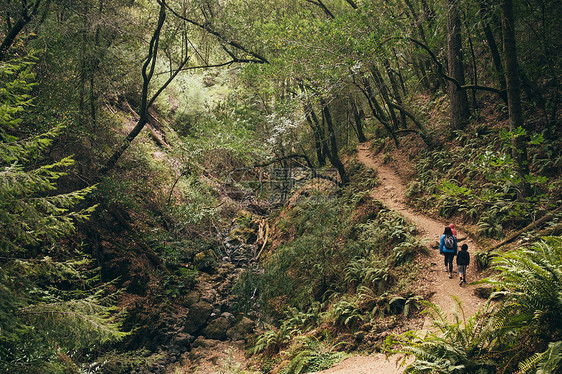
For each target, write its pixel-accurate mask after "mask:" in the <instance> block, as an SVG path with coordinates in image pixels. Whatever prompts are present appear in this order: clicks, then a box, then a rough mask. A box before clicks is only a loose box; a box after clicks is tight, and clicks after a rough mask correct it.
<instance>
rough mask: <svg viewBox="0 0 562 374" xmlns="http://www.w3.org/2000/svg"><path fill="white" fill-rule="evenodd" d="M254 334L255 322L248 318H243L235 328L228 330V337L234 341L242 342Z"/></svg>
mask: <svg viewBox="0 0 562 374" xmlns="http://www.w3.org/2000/svg"><path fill="white" fill-rule="evenodd" d="M253 332H254V321H252V320H251V319H249V318H248V317H242V319H241V320H240V321H239V322H238V323H237V324H236V325H234V327H232V328H230V329H228V331H227V332H226V336H228V337H229V338H230V339H232V340H242V339H245V338H246V337H247V336H248V335H250V334H252V333H253Z"/></svg>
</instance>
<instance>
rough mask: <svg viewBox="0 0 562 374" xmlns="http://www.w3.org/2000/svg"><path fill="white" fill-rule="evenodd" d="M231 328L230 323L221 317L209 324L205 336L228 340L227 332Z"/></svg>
mask: <svg viewBox="0 0 562 374" xmlns="http://www.w3.org/2000/svg"><path fill="white" fill-rule="evenodd" d="M229 328H230V322H229V321H228V319H227V318H225V317H219V318H217V319H215V320H214V321H212V322H211V323H209V325H208V326H207V327H206V328H205V336H206V337H207V338H209V339H215V340H226V337H227V335H226V332H227V330H228V329H229Z"/></svg>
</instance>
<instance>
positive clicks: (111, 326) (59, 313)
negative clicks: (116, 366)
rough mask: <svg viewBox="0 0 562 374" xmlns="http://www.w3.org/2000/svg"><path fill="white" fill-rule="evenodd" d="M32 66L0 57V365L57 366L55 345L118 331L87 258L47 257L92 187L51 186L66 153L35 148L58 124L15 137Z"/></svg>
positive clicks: (89, 341)
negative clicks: (53, 156)
mask: <svg viewBox="0 0 562 374" xmlns="http://www.w3.org/2000/svg"><path fill="white" fill-rule="evenodd" d="M32 68H33V63H32V62H31V61H29V60H15V61H10V62H1V63H0V101H1V102H2V103H3V105H1V106H0V180H1V183H0V231H1V232H2V235H1V236H0V263H1V265H2V266H1V267H0V331H2V334H0V370H1V371H3V372H45V373H48V372H52V371H56V370H58V369H56V368H55V366H56V361H57V360H56V353H57V350H59V354H61V353H60V352H62V354H67V353H69V352H70V351H71V350H73V349H81V348H88V347H91V346H92V345H95V344H99V343H102V342H106V341H115V340H118V339H120V338H121V337H122V336H124V334H123V333H122V332H120V331H119V326H118V324H116V323H115V321H114V320H113V313H112V310H113V308H111V307H110V306H109V305H108V304H107V302H108V300H107V299H105V300H103V299H104V298H105V296H106V295H103V290H102V289H101V288H99V289H97V290H93V289H92V286H93V285H94V284H95V283H96V282H97V277H98V275H97V272H94V274H91V273H89V272H88V270H91V269H92V268H93V267H92V266H91V261H89V260H88V259H86V258H84V257H83V256H82V255H78V256H76V255H75V256H76V257H73V258H70V259H68V260H59V261H57V260H54V259H53V258H52V257H51V256H53V255H58V256H57V257H59V258H62V257H63V256H62V255H61V254H55V253H53V252H54V248H55V245H56V242H57V239H60V238H61V237H63V236H66V235H68V234H70V233H71V232H73V231H74V229H75V225H76V223H78V222H83V221H85V220H87V219H88V217H89V215H90V214H91V213H92V212H93V211H94V209H95V206H89V207H80V204H82V202H83V201H84V199H85V198H86V196H87V195H88V194H90V193H91V192H92V191H93V190H94V188H95V187H94V186H91V187H87V188H84V189H81V190H77V191H73V192H69V193H57V181H58V180H59V179H60V178H61V177H62V176H64V175H65V174H66V172H65V171H66V170H67V169H68V168H69V167H70V166H71V165H72V164H73V160H72V158H70V157H66V158H63V159H62V160H60V161H57V162H49V161H48V160H46V159H44V157H43V153H44V151H45V150H46V149H47V148H48V147H49V146H50V145H51V143H52V141H53V138H55V137H56V136H57V134H58V133H59V132H60V130H61V127H60V126H58V127H55V128H54V129H52V130H51V131H48V132H46V133H43V134H40V135H37V136H34V137H30V138H25V139H18V137H17V135H16V134H18V133H19V132H20V131H21V127H23V125H24V121H23V119H24V117H23V114H24V111H26V110H28V109H29V108H30V106H31V105H32V98H31V96H30V92H31V89H32V86H33V85H32V83H31V80H32V79H33V77H34V74H33V72H32ZM37 165H39V166H37ZM47 245H51V247H50V248H49V247H47V248H49V249H46V248H45V247H46V246H47ZM49 252H50V253H49ZM49 254H50V255H51V256H49ZM61 280H64V282H65V287H63V288H65V289H64V290H63V289H59V288H58V286H59V284H60V282H61ZM65 291H68V292H65Z"/></svg>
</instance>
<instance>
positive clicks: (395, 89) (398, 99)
mask: <svg viewBox="0 0 562 374" xmlns="http://www.w3.org/2000/svg"><path fill="white" fill-rule="evenodd" d="M383 64H384V67H385V69H386V74H387V75H388V80H389V81H390V87H391V88H392V95H393V96H394V100H396V103H397V104H398V105H399V106H402V96H400V89H399V88H398V82H396V78H395V77H394V74H393V72H392V69H391V68H390V62H389V61H388V59H386V58H385V59H384V60H383ZM400 123H401V125H402V128H403V129H405V128H406V127H407V123H406V113H404V111H402V110H400Z"/></svg>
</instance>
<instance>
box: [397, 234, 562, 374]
mask: <svg viewBox="0 0 562 374" xmlns="http://www.w3.org/2000/svg"><path fill="white" fill-rule="evenodd" d="M561 249H562V239H561V238H560V237H547V238H544V240H543V241H541V242H538V243H536V244H535V245H533V246H531V247H530V248H528V249H527V248H522V249H519V250H516V251H512V252H508V253H503V254H500V255H498V256H497V257H495V258H494V260H493V265H494V269H495V270H496V271H497V272H498V275H497V276H495V277H493V278H490V279H486V280H484V281H481V282H486V283H489V284H492V285H494V286H496V287H497V288H498V289H499V290H500V293H501V294H503V295H504V296H505V298H504V300H503V301H502V302H500V303H492V302H491V301H488V302H487V303H486V305H485V306H484V307H482V308H481V309H480V310H479V311H477V312H476V314H474V316H472V317H470V318H466V317H465V315H464V312H463V309H462V305H461V303H460V301H459V300H456V305H457V311H456V312H455V313H454V315H453V320H452V321H450V320H449V319H448V318H447V315H446V313H444V312H443V311H442V310H441V309H440V308H439V307H438V306H436V305H433V304H430V303H426V306H427V311H426V312H427V313H429V314H430V316H431V317H433V329H431V330H429V331H424V332H423V333H421V334H416V333H413V332H408V333H406V334H404V335H402V336H401V337H399V338H398V340H397V342H399V343H400V344H402V348H401V349H399V351H401V352H402V353H405V354H406V355H407V356H413V358H414V361H413V362H412V363H411V364H409V365H408V367H407V368H406V372H410V373H434V372H436V373H496V372H498V371H500V372H516V371H517V372H518V373H524V372H525V373H526V372H531V370H533V368H535V367H536V368H537V373H538V372H552V373H555V372H558V371H559V370H560V367H561V362H562V355H561V354H560V341H559V338H560V336H561V334H562V331H561V329H560V323H559V321H560V318H561V316H562V314H561V307H560V300H562V297H561V287H560V280H561V279H562V277H561V274H560V269H562V266H561V262H562V252H561ZM547 344H548V349H547V350H545V351H543V350H544V349H545V348H544V347H546V345H547ZM541 370H543V371H541Z"/></svg>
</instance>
